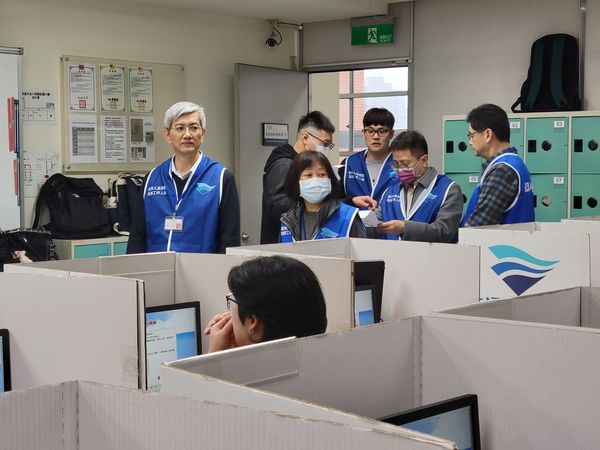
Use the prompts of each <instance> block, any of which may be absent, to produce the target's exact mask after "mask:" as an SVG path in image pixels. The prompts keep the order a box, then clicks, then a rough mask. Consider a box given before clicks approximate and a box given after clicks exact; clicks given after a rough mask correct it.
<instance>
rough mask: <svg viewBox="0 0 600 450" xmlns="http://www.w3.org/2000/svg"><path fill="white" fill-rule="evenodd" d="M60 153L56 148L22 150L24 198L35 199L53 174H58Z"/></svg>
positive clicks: (27, 148) (25, 148) (28, 148)
mask: <svg viewBox="0 0 600 450" xmlns="http://www.w3.org/2000/svg"><path fill="white" fill-rule="evenodd" d="M60 169H61V167H60V152H59V151H58V149H56V148H40V147H24V148H23V185H24V188H25V197H28V198H35V197H37V196H38V193H39V192H40V188H41V187H42V185H43V184H44V183H45V182H46V180H47V179H48V178H50V177H51V176H52V175H54V174H55V173H59V172H60Z"/></svg>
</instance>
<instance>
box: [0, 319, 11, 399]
mask: <svg viewBox="0 0 600 450" xmlns="http://www.w3.org/2000/svg"><path fill="white" fill-rule="evenodd" d="M0 337H1V338H2V365H3V367H4V370H3V372H4V373H3V376H4V392H8V391H10V390H12V380H11V376H10V337H9V332H8V330H7V329H6V328H2V329H0Z"/></svg>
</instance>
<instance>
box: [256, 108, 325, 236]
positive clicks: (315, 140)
mask: <svg viewBox="0 0 600 450" xmlns="http://www.w3.org/2000/svg"><path fill="white" fill-rule="evenodd" d="M334 132H335V127H334V126H333V124H332V123H331V121H330V120H329V119H328V118H327V116H325V115H324V114H323V113H321V112H319V111H312V112H310V113H308V114H307V115H306V116H303V117H302V118H301V119H300V122H299V123H298V134H297V137H296V142H295V143H294V145H290V144H284V145H280V146H279V147H276V148H275V149H273V151H272V152H271V155H270V156H269V159H267V162H266V164H265V168H264V174H263V195H262V223H261V230H260V243H261V244H274V243H276V242H279V229H280V225H281V222H280V218H281V215H282V214H283V213H284V212H286V211H287V210H289V209H290V208H291V207H292V206H293V205H294V200H293V199H291V198H289V196H288V195H287V194H286V192H285V190H284V188H283V184H284V180H285V177H286V175H287V173H288V170H289V168H290V165H291V164H292V160H293V159H294V157H295V156H296V155H297V154H298V153H301V152H303V151H306V150H316V151H320V152H326V151H329V150H331V149H332V148H333V142H332V140H331V138H332V136H333V133H334Z"/></svg>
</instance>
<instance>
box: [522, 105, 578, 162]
mask: <svg viewBox="0 0 600 450" xmlns="http://www.w3.org/2000/svg"><path fill="white" fill-rule="evenodd" d="M568 125H569V121H568V119H567V118H566V117H544V118H534V119H527V135H526V155H525V162H526V164H527V167H528V168H529V172H530V173H563V172H566V171H567V162H568V141H569V133H568V130H569V127H568Z"/></svg>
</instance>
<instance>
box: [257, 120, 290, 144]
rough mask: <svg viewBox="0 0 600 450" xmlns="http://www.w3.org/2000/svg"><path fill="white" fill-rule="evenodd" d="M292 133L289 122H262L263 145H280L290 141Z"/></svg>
mask: <svg viewBox="0 0 600 450" xmlns="http://www.w3.org/2000/svg"><path fill="white" fill-rule="evenodd" d="M289 138H290V133H289V126H288V124H287V123H264V122H263V124H262V145H265V146H266V145H268V146H278V145H284V144H287V143H288V142H289Z"/></svg>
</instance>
